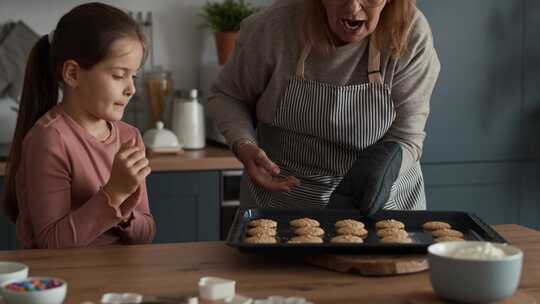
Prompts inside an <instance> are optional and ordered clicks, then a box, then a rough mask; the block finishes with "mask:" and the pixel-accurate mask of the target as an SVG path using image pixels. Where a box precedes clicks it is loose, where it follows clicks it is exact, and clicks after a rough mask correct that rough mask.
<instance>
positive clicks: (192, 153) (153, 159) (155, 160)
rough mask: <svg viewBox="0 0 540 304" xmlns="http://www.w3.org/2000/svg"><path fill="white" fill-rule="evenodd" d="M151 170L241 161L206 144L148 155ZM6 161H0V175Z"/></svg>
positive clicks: (233, 165) (236, 165)
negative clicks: (180, 151)
mask: <svg viewBox="0 0 540 304" xmlns="http://www.w3.org/2000/svg"><path fill="white" fill-rule="evenodd" d="M148 158H149V160H150V167H151V168H152V171H153V172H167V171H209V170H216V171H222V170H241V169H242V168H243V166H242V163H241V162H240V161H238V159H236V157H235V156H234V155H233V154H232V152H231V151H230V150H229V149H227V148H222V147H216V146H207V147H206V148H205V149H202V150H186V151H184V152H183V153H182V154H178V155H170V154H169V155H149V156H148ZM5 169H6V163H5V162H0V176H4V174H5Z"/></svg>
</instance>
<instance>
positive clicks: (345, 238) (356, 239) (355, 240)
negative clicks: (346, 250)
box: [330, 235, 364, 243]
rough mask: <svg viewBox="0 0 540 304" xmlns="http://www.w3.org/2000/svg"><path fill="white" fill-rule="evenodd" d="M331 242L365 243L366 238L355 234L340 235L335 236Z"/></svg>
mask: <svg viewBox="0 0 540 304" xmlns="http://www.w3.org/2000/svg"><path fill="white" fill-rule="evenodd" d="M330 242H332V243H363V242H364V240H363V239H362V238H361V237H358V236H354V235H338V236H335V237H333V238H332V239H331V240H330Z"/></svg>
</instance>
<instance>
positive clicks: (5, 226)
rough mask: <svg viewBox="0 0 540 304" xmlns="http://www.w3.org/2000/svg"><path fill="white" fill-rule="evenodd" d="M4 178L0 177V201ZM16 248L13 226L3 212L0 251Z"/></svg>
mask: <svg viewBox="0 0 540 304" xmlns="http://www.w3.org/2000/svg"><path fill="white" fill-rule="evenodd" d="M3 191H4V177H3V176H0V199H1V198H2V197H3V194H2V193H3ZM16 247H17V240H16V237H15V225H14V224H13V223H12V222H11V221H10V220H9V219H8V218H7V217H6V215H5V212H4V210H2V211H1V212H0V250H14V249H16Z"/></svg>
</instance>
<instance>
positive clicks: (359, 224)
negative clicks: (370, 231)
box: [334, 219, 365, 229]
mask: <svg viewBox="0 0 540 304" xmlns="http://www.w3.org/2000/svg"><path fill="white" fill-rule="evenodd" d="M334 226H335V227H336V228H337V229H339V228H342V227H357V228H364V227H365V225H364V223H362V222H360V221H357V220H351V219H347V220H341V221H337V222H336V223H335V224H334Z"/></svg>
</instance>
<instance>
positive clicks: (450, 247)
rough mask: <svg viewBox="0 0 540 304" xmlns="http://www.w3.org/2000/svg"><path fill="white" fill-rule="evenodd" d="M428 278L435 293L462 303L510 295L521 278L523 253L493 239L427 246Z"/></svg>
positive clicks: (484, 301) (491, 299)
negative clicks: (490, 240) (489, 240)
mask: <svg viewBox="0 0 540 304" xmlns="http://www.w3.org/2000/svg"><path fill="white" fill-rule="evenodd" d="M428 262H429V268H430V272H429V277H430V281H431V286H432V287H433V290H434V291H435V293H436V294H437V295H438V296H439V297H441V298H444V299H448V300H453V301H458V302H463V303H490V302H493V301H497V300H501V299H504V298H508V297H510V296H512V295H513V294H514V292H515V291H516V289H517V287H518V285H519V280H520V277H521V267H522V263H523V252H522V251H521V250H520V249H519V248H517V247H515V246H511V245H507V244H498V243H490V242H470V241H463V242H443V243H437V244H433V245H431V246H429V247H428Z"/></svg>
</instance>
